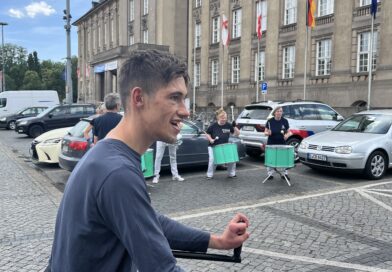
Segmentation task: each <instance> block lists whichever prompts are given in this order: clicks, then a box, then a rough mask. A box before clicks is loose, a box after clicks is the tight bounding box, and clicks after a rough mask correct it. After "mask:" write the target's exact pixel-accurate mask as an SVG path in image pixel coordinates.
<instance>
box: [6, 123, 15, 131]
mask: <svg viewBox="0 0 392 272" xmlns="http://www.w3.org/2000/svg"><path fill="white" fill-rule="evenodd" d="M15 126H16V123H15V121H10V122H8V125H7V129H12V130H14V129H15Z"/></svg>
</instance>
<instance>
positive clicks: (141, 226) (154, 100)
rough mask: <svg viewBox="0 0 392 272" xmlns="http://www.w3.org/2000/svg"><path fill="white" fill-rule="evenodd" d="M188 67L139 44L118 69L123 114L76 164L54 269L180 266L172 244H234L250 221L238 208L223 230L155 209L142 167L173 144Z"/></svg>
mask: <svg viewBox="0 0 392 272" xmlns="http://www.w3.org/2000/svg"><path fill="white" fill-rule="evenodd" d="M187 83H188V74H187V67H186V65H185V64H184V62H182V61H180V60H179V59H178V58H177V57H175V56H173V55H171V54H170V53H166V52H161V51H156V50H135V51H133V52H132V53H131V55H130V57H129V59H127V60H126V61H124V63H123V65H122V67H120V71H119V86H120V92H121V102H122V105H123V107H124V117H123V118H122V120H121V121H120V123H119V124H118V125H117V126H116V127H115V128H114V129H113V130H111V131H110V132H109V133H108V134H107V136H106V138H105V139H103V140H101V141H99V142H98V143H97V144H96V146H95V147H94V148H92V149H90V150H89V151H88V152H87V153H86V155H85V156H84V157H83V158H82V159H81V160H80V161H79V163H78V164H77V166H76V167H75V169H74V170H73V172H72V174H71V176H70V178H69V180H68V182H67V185H66V188H65V191H64V195H63V199H62V201H61V204H60V207H59V211H58V214H57V219H56V227H55V234H54V241H53V246H52V253H51V258H50V261H49V266H48V270H50V271H140V272H145V271H147V272H150V271H183V270H182V269H181V268H180V267H179V266H177V263H176V259H175V257H174V256H173V254H172V251H171V249H177V250H186V251H198V252H206V251H207V248H215V249H232V248H236V247H238V246H240V245H242V243H243V242H244V241H246V240H247V239H248V237H249V233H248V232H247V228H248V225H249V221H248V219H247V217H246V216H245V215H243V214H240V213H239V214H236V215H235V216H234V217H233V218H232V219H231V220H230V222H229V223H228V225H227V227H226V229H225V230H224V231H223V232H222V234H220V235H215V234H209V233H207V232H205V231H201V230H198V229H194V228H190V227H187V226H185V225H183V224H181V223H179V222H177V221H175V220H172V219H169V218H168V217H165V216H163V215H160V214H159V213H157V212H156V211H155V210H154V208H153V207H152V205H151V200H150V197H149V194H148V192H147V189H146V183H145V180H144V178H143V173H142V169H141V155H142V154H143V153H144V152H146V150H147V149H148V148H149V146H151V144H152V143H154V142H155V141H157V140H159V141H164V142H167V143H175V141H176V138H177V137H176V136H177V134H178V133H179V132H180V126H179V124H180V123H181V121H182V120H183V119H184V118H187V117H188V116H189V113H188V111H187V109H186V107H185V97H186V95H187Z"/></svg>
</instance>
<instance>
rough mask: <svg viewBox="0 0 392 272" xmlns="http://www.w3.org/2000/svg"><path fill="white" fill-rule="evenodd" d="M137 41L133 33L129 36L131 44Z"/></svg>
mask: <svg viewBox="0 0 392 272" xmlns="http://www.w3.org/2000/svg"><path fill="white" fill-rule="evenodd" d="M134 43H135V37H134V36H133V35H130V36H129V45H132V44H134Z"/></svg>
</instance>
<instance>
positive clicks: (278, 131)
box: [264, 106, 292, 180]
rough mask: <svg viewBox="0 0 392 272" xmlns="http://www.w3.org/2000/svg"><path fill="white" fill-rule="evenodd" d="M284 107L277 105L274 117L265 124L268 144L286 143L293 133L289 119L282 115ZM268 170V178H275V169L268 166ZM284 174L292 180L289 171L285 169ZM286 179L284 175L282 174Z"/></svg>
mask: <svg viewBox="0 0 392 272" xmlns="http://www.w3.org/2000/svg"><path fill="white" fill-rule="evenodd" d="M282 115H283V109H282V107H280V106H278V107H276V108H275V109H274V110H273V112H272V116H273V117H272V118H270V119H268V121H267V123H266V124H265V130H264V134H265V135H266V136H268V140H267V145H285V144H286V140H287V139H288V138H289V137H290V136H291V135H292V133H291V132H290V131H289V128H290V126H289V121H287V119H286V118H284V117H282ZM267 171H268V176H269V178H268V179H273V178H274V176H273V174H274V173H275V169H274V168H271V167H267ZM284 175H285V176H286V178H287V179H288V180H290V178H289V176H288V171H287V169H285V171H284ZM281 178H282V179H284V176H281Z"/></svg>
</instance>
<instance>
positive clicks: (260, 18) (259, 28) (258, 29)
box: [256, 14, 262, 40]
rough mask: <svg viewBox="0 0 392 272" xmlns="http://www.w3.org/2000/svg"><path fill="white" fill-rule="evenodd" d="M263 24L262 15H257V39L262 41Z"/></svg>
mask: <svg viewBox="0 0 392 272" xmlns="http://www.w3.org/2000/svg"><path fill="white" fill-rule="evenodd" d="M261 22H262V17H261V14H259V15H257V27H256V31H257V38H258V39H259V40H261V34H262V30H261Z"/></svg>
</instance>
